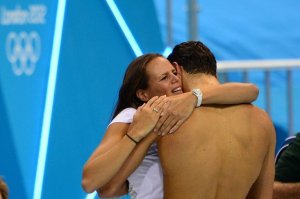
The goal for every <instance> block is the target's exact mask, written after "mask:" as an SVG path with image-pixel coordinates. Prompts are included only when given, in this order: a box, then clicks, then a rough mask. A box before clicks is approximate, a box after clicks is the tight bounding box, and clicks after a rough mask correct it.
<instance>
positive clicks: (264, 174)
mask: <svg viewBox="0 0 300 199" xmlns="http://www.w3.org/2000/svg"><path fill="white" fill-rule="evenodd" d="M261 116H262V117H260V116H259V115H258V117H259V120H260V122H261V123H262V125H263V128H265V131H266V132H267V136H268V138H269V142H268V144H269V147H268V151H267V154H266V156H265V159H264V161H263V165H262V168H261V171H260V174H259V176H258V178H257V180H256V181H255V182H254V184H253V185H252V187H251V189H250V191H249V193H248V195H247V199H271V198H272V194H273V183H274V176H275V163H274V159H275V157H274V156H275V142H276V134H275V129H274V126H273V123H272V121H271V119H269V117H268V116H267V114H266V113H264V112H263V113H262V115H261ZM262 144H266V143H265V142H263V143H262Z"/></svg>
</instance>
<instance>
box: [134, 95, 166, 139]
mask: <svg viewBox="0 0 300 199" xmlns="http://www.w3.org/2000/svg"><path fill="white" fill-rule="evenodd" d="M166 99H167V98H166V96H165V95H164V96H161V97H157V96H156V97H153V98H151V99H150V100H149V101H148V102H147V103H146V104H143V105H142V106H140V107H139V108H138V109H137V111H136V113H135V115H134V116H133V121H132V124H131V125H130V127H129V131H128V134H129V135H130V136H131V137H133V138H134V140H136V141H137V142H139V141H140V140H141V139H143V138H144V137H145V136H146V135H148V134H149V132H151V131H152V130H153V128H154V127H155V125H156V123H157V121H158V119H159V117H160V115H161V113H162V111H163V106H164V104H165V103H166Z"/></svg>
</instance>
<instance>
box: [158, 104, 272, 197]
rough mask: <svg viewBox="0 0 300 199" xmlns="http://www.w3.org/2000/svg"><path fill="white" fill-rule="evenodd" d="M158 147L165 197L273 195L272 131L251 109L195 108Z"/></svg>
mask: <svg viewBox="0 0 300 199" xmlns="http://www.w3.org/2000/svg"><path fill="white" fill-rule="evenodd" d="M158 145H159V155H160V158H161V164H162V168H163V173H164V196H165V198H166V199H176V198H180V199H182V198H189V199H194V198H195V199H198V198H204V199H244V198H246V197H247V198H263V199H267V198H271V197H272V185H273V179H274V147H275V131H274V128H273V124H272V122H271V120H270V119H269V117H268V116H267V114H266V113H265V112H264V111H262V110H260V109H258V108H256V107H254V106H252V105H235V106H223V107H220V106H219V107H208V106H207V107H201V108H198V109H196V110H195V111H194V112H193V114H192V116H191V117H190V118H189V119H188V120H187V121H186V122H185V123H184V125H182V127H181V128H180V129H179V130H178V131H177V132H176V133H174V134H171V135H169V136H165V137H163V138H161V139H160V140H159V143H158Z"/></svg>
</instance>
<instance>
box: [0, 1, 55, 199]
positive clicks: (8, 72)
mask: <svg viewBox="0 0 300 199" xmlns="http://www.w3.org/2000/svg"><path fill="white" fill-rule="evenodd" d="M56 11H57V1H31V0H27V1H20V0H19V1H14V0H2V1H1V2H0V159H1V160H0V176H2V178H3V179H4V180H5V181H6V183H7V184H8V186H9V189H10V198H32V196H33V192H34V184H35V177H36V168H37V157H38V150H39V143H40V134H41V127H42V120H43V112H44V105H45V96H46V90H47V81H48V73H49V66H50V59H51V51H52V43H53V35H54V26H55V15H56Z"/></svg>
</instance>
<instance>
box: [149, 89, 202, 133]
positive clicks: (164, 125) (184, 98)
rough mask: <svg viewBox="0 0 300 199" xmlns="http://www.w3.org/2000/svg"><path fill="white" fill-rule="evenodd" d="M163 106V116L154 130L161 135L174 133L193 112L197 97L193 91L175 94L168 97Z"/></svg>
mask: <svg viewBox="0 0 300 199" xmlns="http://www.w3.org/2000/svg"><path fill="white" fill-rule="evenodd" d="M167 99H168V101H167V103H166V105H165V106H164V107H163V109H164V110H163V112H162V114H161V118H160V119H159V121H158V122H157V124H156V126H155V129H154V131H155V132H156V131H158V134H159V135H165V134H167V133H173V132H174V131H176V130H177V129H178V128H179V127H180V126H181V125H182V124H183V122H184V121H185V120H186V119H187V118H189V116H190V115H191V114H192V112H193V110H194V108H195V106H196V103H197V98H196V96H195V95H193V94H192V93H191V92H187V93H183V94H180V95H175V96H171V97H168V98H167Z"/></svg>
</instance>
